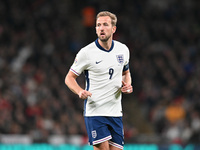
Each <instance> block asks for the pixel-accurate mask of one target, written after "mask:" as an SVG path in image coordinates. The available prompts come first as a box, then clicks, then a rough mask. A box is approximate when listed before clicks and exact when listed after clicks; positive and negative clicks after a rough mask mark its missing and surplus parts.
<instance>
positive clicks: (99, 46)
mask: <svg viewBox="0 0 200 150" xmlns="http://www.w3.org/2000/svg"><path fill="white" fill-rule="evenodd" d="M95 44H96V46H97V47H98V48H99V49H100V50H103V51H105V52H110V51H111V50H112V49H113V47H114V42H113V41H112V45H111V47H110V49H109V50H106V49H104V48H103V47H102V46H101V45H100V44H99V42H98V39H96V40H95Z"/></svg>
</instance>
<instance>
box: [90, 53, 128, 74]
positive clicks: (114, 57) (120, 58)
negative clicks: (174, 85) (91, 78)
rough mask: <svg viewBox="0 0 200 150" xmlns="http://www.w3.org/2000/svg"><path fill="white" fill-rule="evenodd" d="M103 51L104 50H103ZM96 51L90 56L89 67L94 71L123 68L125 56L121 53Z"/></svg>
mask: <svg viewBox="0 0 200 150" xmlns="http://www.w3.org/2000/svg"><path fill="white" fill-rule="evenodd" d="M104 53H105V52H104ZM104 53H103V54H102V53H97V54H96V55H93V56H92V57H91V58H90V64H91V67H90V69H91V70H93V71H94V72H104V71H107V70H109V69H113V70H116V71H120V70H122V69H123V66H124V61H125V58H124V57H125V56H124V54H122V53H105V54H104Z"/></svg>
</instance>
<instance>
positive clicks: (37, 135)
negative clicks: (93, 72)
mask: <svg viewBox="0 0 200 150" xmlns="http://www.w3.org/2000/svg"><path fill="white" fill-rule="evenodd" d="M101 10H109V11H111V12H113V13H115V14H116V15H117V17H118V24H117V32H116V33H115V35H114V39H115V40H119V41H121V42H123V43H125V44H126V45H127V46H128V47H129V48H130V53H131V60H130V69H131V73H132V78H133V87H134V93H133V94H131V95H124V99H123V102H122V103H123V110H124V120H123V121H124V129H125V142H126V145H127V147H126V149H128V144H133V143H134V144H136V145H135V146H136V147H139V146H142V147H143V148H141V149H151V146H150V145H148V146H147V147H146V146H144V145H143V144H153V148H155V149H170V146H172V147H173V146H174V147H175V149H179V148H180V149H184V148H185V149H191V150H192V149H200V147H199V146H198V144H199V143H200V21H199V18H200V11H199V10H200V1H198V0H101V1H99V0H85V1H84V0H76V1H75V0H59V1H57V0H28V1H26V0H17V1H13V0H1V1H0V143H2V144H1V145H0V149H9V146H11V147H10V149H12V148H13V146H14V147H15V149H17V147H18V148H19V147H20V148H21V147H22V146H23V145H13V144H24V145H26V144H32V143H47V144H50V147H51V146H53V145H55V144H58V145H60V144H61V145H62V144H72V145H71V146H74V147H76V146H77V145H78V146H77V147H76V148H74V149H84V148H83V147H84V146H82V145H85V144H87V135H86V130H85V125H84V120H83V117H82V107H83V101H81V100H80V99H79V98H78V97H77V96H76V95H74V94H73V93H71V92H70V91H69V90H68V88H67V87H66V86H65V84H64V78H65V75H66V73H67V72H68V70H69V67H70V66H71V64H72V63H73V59H74V57H75V54H76V53H77V51H78V50H79V49H80V48H81V47H83V46H85V45H87V44H88V43H90V42H92V41H94V40H95V39H96V34H95V16H96V13H98V12H99V11H101ZM79 82H80V83H81V85H82V86H83V87H84V77H83V76H81V78H79ZM4 144H6V145H4ZM10 144H12V145H10ZM174 144H175V145H174ZM191 144H192V145H191ZM33 147H34V146H33ZM33 147H32V148H33ZM36 147H37V146H36ZM44 147H45V146H44ZM44 147H43V148H44ZM47 147H49V146H47V145H46V149H48V148H47ZM129 147H130V146H129ZM144 147H146V148H144ZM177 147H178V148H177ZM182 147H184V148H182ZM188 147H189V148H188ZM29 148H30V147H29ZM51 148H52V149H54V148H55V147H51ZM87 148H88V147H87ZM153 148H152V149H153ZM24 149H26V148H24ZM27 149H28V148H27ZM38 149H39V148H38ZM55 149H56V148H55ZM57 149H62V148H58V147H57ZM70 149H73V148H70ZM135 149H137V148H135ZM138 149H140V148H138ZM171 149H173V148H171Z"/></svg>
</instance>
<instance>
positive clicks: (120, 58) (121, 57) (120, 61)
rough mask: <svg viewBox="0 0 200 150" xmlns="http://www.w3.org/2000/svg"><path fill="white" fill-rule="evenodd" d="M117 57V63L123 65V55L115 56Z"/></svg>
mask: <svg viewBox="0 0 200 150" xmlns="http://www.w3.org/2000/svg"><path fill="white" fill-rule="evenodd" d="M116 57H117V61H118V62H119V63H120V64H123V63H124V55H123V54H121V55H116Z"/></svg>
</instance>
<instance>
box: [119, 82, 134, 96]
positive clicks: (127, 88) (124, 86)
mask: <svg viewBox="0 0 200 150" xmlns="http://www.w3.org/2000/svg"><path fill="white" fill-rule="evenodd" d="M121 91H122V93H125V94H129V93H132V92H133V87H132V85H128V84H127V83H126V82H124V81H122V88H121Z"/></svg>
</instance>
